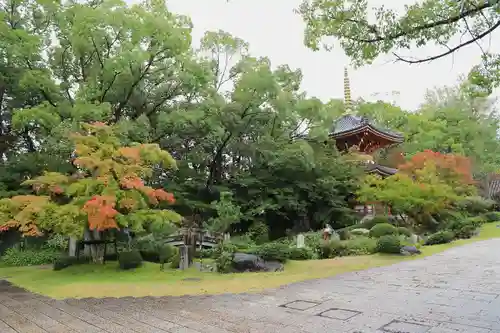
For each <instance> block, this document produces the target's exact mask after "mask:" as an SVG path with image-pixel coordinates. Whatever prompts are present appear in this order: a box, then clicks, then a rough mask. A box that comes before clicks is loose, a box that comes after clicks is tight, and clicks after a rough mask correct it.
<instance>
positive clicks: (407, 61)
mask: <svg viewBox="0 0 500 333" xmlns="http://www.w3.org/2000/svg"><path fill="white" fill-rule="evenodd" d="M498 27H500V21H498V22H497V23H495V24H494V25H493V26H492V27H491V28H489V29H488V30H486V31H484V32H483V33H481V34H479V35H477V36H475V37H474V38H472V39H469V40H468V41H466V42H464V43H460V44H458V45H457V46H455V47H452V48H450V49H449V50H448V51H446V52H443V53H440V54H438V55H435V56H432V57H428V58H424V59H419V60H408V59H404V58H402V57H401V56H399V55H397V54H396V53H393V55H394V56H395V57H396V58H397V59H398V60H399V61H403V62H406V63H408V64H421V63H424V62H429V61H433V60H437V59H440V58H443V57H446V56H447V55H450V54H452V53H453V52H455V51H457V50H459V49H461V48H463V47H465V46H467V45H470V44H472V43H475V42H477V41H478V40H480V39H482V38H484V37H486V36H488V35H489V34H491V33H492V32H493V31H494V30H495V29H497V28H498Z"/></svg>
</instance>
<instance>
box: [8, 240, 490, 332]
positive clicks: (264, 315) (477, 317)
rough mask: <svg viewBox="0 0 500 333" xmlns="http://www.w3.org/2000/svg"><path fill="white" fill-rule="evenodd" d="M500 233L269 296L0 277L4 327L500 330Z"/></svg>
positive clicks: (17, 329)
mask: <svg viewBox="0 0 500 333" xmlns="http://www.w3.org/2000/svg"><path fill="white" fill-rule="evenodd" d="M499 249H500V240H490V241H484V242H480V243H475V244H470V245H467V246H463V247H458V248H455V249H452V250H449V251H447V252H443V253H441V254H438V255H435V256H432V257H427V258H424V259H422V260H417V261H411V262H405V263H401V264H397V265H393V266H388V267H382V268H376V269H370V270H366V271H363V272H357V273H349V274H343V275H341V276H337V277H332V278H327V279H321V280H314V281H307V282H301V283H297V284H293V285H289V286H286V287H282V288H279V289H275V290H270V291H267V292H265V293H261V294H254V295H250V294H244V295H219V296H205V297H160V298H148V297H146V298H135V299H134V298H120V299H112V298H108V299H85V300H73V299H70V300H65V301H56V300H52V299H49V298H46V297H42V296H37V295H33V294H30V293H28V292H25V291H23V290H21V289H17V288H15V287H12V286H9V285H8V284H7V283H0V332H1V333H76V332H82V333H115V332H119V333H167V332H168V333H228V332H235V333H268V332H271V333H307V332H309V333H323V332H329V333H330V332H331V333H344V332H345V333H355V332H358V333H382V332H392V333H396V332H398V333H424V332H426V333H452V332H453V333H461V332H463V333H500V296H499V295H500V280H499V276H500V251H499Z"/></svg>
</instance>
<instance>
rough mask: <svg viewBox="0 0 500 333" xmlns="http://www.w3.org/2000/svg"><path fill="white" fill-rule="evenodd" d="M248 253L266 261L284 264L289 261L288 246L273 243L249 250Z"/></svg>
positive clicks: (289, 250)
mask: <svg viewBox="0 0 500 333" xmlns="http://www.w3.org/2000/svg"><path fill="white" fill-rule="evenodd" d="M249 253H252V254H255V255H258V256H259V257H261V258H262V259H264V260H266V261H271V260H272V261H279V262H286V261H287V260H288V259H290V254H291V248H290V246H289V245H288V244H283V243H277V242H273V243H266V244H262V245H260V246H258V247H255V248H253V249H250V251H249Z"/></svg>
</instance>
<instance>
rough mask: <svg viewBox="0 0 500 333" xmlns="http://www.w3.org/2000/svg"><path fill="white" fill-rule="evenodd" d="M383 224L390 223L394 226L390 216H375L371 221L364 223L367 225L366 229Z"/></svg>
mask: <svg viewBox="0 0 500 333" xmlns="http://www.w3.org/2000/svg"><path fill="white" fill-rule="evenodd" d="M382 223H386V224H387V223H388V224H392V223H391V220H390V219H389V216H386V215H376V216H374V217H373V218H372V219H371V220H367V221H365V222H364V223H363V225H365V228H366V229H371V228H373V227H374V226H375V225H377V224H382Z"/></svg>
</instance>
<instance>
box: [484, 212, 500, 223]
mask: <svg viewBox="0 0 500 333" xmlns="http://www.w3.org/2000/svg"><path fill="white" fill-rule="evenodd" d="M483 217H484V219H485V220H486V221H487V222H496V221H500V212H487V213H484V214H483Z"/></svg>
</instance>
